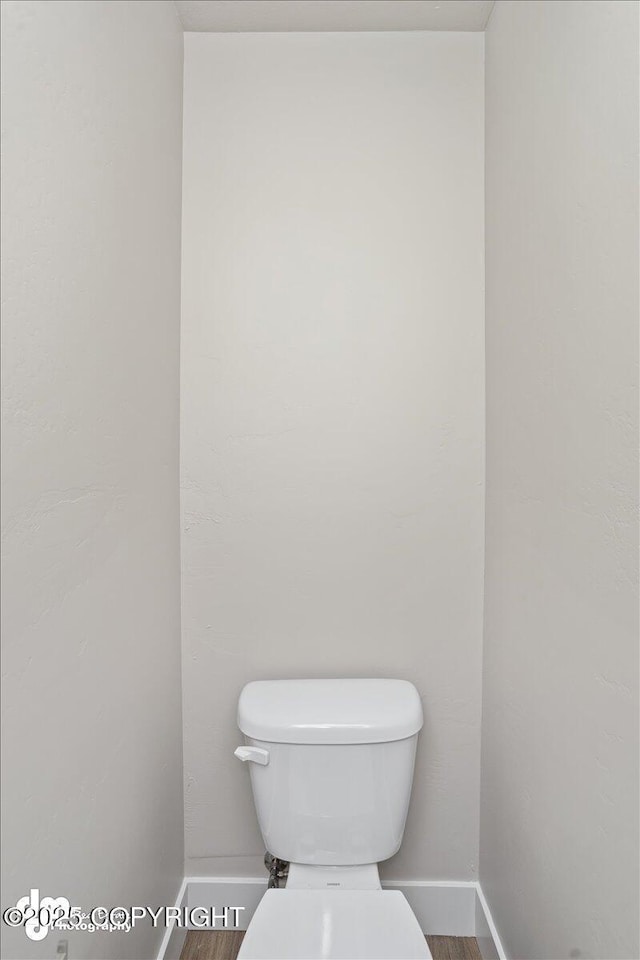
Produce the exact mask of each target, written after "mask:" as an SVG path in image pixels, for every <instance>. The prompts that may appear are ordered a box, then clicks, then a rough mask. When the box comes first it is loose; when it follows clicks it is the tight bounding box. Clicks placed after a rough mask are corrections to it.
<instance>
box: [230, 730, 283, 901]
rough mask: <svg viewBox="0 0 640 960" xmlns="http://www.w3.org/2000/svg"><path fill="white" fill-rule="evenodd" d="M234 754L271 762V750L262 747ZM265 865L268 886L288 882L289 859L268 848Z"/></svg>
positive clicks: (252, 759) (239, 756) (271, 887)
mask: <svg viewBox="0 0 640 960" xmlns="http://www.w3.org/2000/svg"><path fill="white" fill-rule="evenodd" d="M234 756H236V757H237V758H238V760H242V762H243V763H246V762H247V760H250V761H251V762H252V763H259V764H260V765H261V766H263V767H266V766H267V764H268V763H269V751H268V750H264V749H263V748H262V747H237V749H236V750H235V751H234ZM264 865H265V867H266V868H267V870H268V871H269V883H268V884H267V888H268V889H270V890H272V889H274V888H277V887H280V886H282V887H283V886H284V885H285V883H286V882H287V874H288V873H289V861H288V860H280V858H279V857H274V855H273V854H272V853H269V851H268V850H267V852H266V853H265V855H264Z"/></svg>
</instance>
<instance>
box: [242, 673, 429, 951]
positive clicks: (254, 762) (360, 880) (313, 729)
mask: <svg viewBox="0 0 640 960" xmlns="http://www.w3.org/2000/svg"><path fill="white" fill-rule="evenodd" d="M422 722H423V718H422V705H421V703H420V697H419V696H418V691H417V690H416V688H415V687H414V686H413V684H411V683H408V682H407V681H406V680H268V681H256V682H254V683H249V684H247V686H246V687H245V688H244V689H243V691H242V693H241V695H240V700H239V703H238V726H239V727H240V730H241V731H242V733H243V734H244V735H245V741H246V745H245V746H243V747H238V749H237V750H236V756H237V757H239V759H240V760H244V761H247V762H248V766H249V770H250V772H251V786H252V788H253V797H254V801H255V806H256V811H257V814H258V822H259V824H260V829H261V831H262V836H263V838H264V842H265V845H266V847H267V850H268V851H269V852H270V853H272V854H273V855H274V856H275V857H278V858H279V859H281V860H286V861H289V863H290V866H289V874H288V877H287V882H286V887H284V888H282V889H270V890H267V892H266V893H265V895H264V897H263V898H262V900H261V901H260V904H259V905H258V908H257V910H256V912H255V914H254V916H253V919H252V920H251V922H250V924H249V928H248V930H247V932H246V934H245V937H244V940H243V943H242V946H241V948H240V953H239V955H238V960H318V958H332V960H413V958H416V960H418V958H420V960H425V958H430V957H431V954H430V953H429V949H428V947H427V943H426V940H425V938H424V934H423V932H422V930H421V929H420V927H419V925H418V921H417V920H416V918H415V916H414V914H413V913H412V911H411V908H410V907H409V904H408V903H407V901H406V900H405V898H404V896H403V895H402V894H401V893H399V892H398V891H390V890H382V888H381V886H380V878H379V875H378V862H379V861H380V860H386V859H387V858H388V857H392V856H393V854H394V853H396V852H397V850H398V849H399V847H400V844H401V842H402V835H403V832H404V825H405V821H406V818H407V811H408V809H409V796H410V793H411V783H412V779H413V764H414V758H415V751H416V741H417V739H418V732H419V730H420V729H421V727H422Z"/></svg>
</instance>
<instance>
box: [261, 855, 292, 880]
mask: <svg viewBox="0 0 640 960" xmlns="http://www.w3.org/2000/svg"><path fill="white" fill-rule="evenodd" d="M264 865H265V867H266V868H267V870H268V871H269V882H268V884H267V889H268V890H272V889H274V888H277V887H284V886H285V884H286V882H287V876H288V874H289V861H288V860H280V858H279V857H274V855H273V854H272V853H269V851H268V850H267V852H266V853H265V855H264Z"/></svg>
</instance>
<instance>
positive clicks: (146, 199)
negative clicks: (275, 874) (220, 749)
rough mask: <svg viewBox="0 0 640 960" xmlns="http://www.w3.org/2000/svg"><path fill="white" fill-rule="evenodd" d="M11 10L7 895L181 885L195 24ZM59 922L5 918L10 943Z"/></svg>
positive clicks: (128, 900) (116, 940)
mask: <svg viewBox="0 0 640 960" xmlns="http://www.w3.org/2000/svg"><path fill="white" fill-rule="evenodd" d="M2 13H3V54H2V66H3V90H4V97H3V109H2V119H3V126H4V131H3V139H4V157H3V179H4V182H3V188H4V189H3V199H4V235H3V255H4V263H5V268H4V276H3V283H2V292H3V299H4V311H3V319H4V325H3V333H2V362H3V369H2V375H3V423H2V427H3V451H2V452H3V456H2V468H3V485H4V490H3V496H4V504H3V508H4V509H3V519H4V527H3V591H2V600H3V641H4V656H3V719H4V722H3V735H4V745H3V787H4V791H5V795H4V802H3V815H4V819H5V830H3V851H2V853H3V862H4V865H5V873H4V876H3V901H2V903H3V907H4V906H8V905H10V904H11V903H15V902H16V898H17V897H19V896H22V895H25V894H28V892H29V889H30V887H39V888H40V891H41V894H42V895H43V896H44V895H49V896H67V897H68V898H69V899H70V900H71V901H72V902H73V903H74V904H77V905H79V906H81V907H83V908H88V907H90V906H95V905H98V904H105V905H107V906H115V905H128V904H152V905H156V904H157V905H160V904H165V903H172V902H173V900H174V898H175V895H176V891H177V887H178V884H179V880H180V877H181V874H182V852H183V851H182V840H183V837H182V771H181V737H180V654H179V642H180V641H179V634H180V620H179V519H178V467H177V463H178V351H179V335H178V329H179V306H180V301H179V296H180V294H179V285H180V280H179V276H180V273H179V272H180V193H181V184H180V167H181V155H180V153H181V150H180V143H181V110H182V107H181V85H182V76H181V73H182V36H181V31H180V28H179V24H178V22H177V18H176V14H175V10H174V7H173V4H171V3H170V2H127V3H109V2H95V0H94V2H91V3H76V2H51V0H47V2H7V3H3V4H2ZM162 932H163V931H162V930H156V931H152V930H150V929H143V930H138V931H136V932H135V933H130V934H85V935H84V936H82V935H80V936H78V937H76V936H75V935H70V936H69V939H70V956H72V957H76V958H77V957H82V958H84V960H91V958H97V957H101V958H125V957H126V958H128V960H131V958H134V957H138V958H149V957H152V956H154V955H155V953H156V948H157V944H158V940H159V937H160V936H161V934H162ZM65 936H67V935H65ZM5 937H6V939H5ZM57 940H58V935H56V934H50V935H49V936H48V938H47V939H46V940H44V941H42V942H40V943H38V944H36V943H33V942H32V941H30V940H28V939H27V938H26V936H25V935H24V933H23V932H22V931H21V930H19V931H14V932H13V934H12V933H11V931H8V930H7V928H6V927H5V926H4V924H3V956H6V957H12V958H24V957H49V958H50V957H52V956H54V955H55V949H56V943H57Z"/></svg>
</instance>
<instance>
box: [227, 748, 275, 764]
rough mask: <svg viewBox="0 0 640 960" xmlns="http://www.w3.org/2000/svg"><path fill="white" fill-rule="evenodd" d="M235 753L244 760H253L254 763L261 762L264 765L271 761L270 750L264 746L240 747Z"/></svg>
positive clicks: (239, 758) (235, 755)
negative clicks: (263, 747)
mask: <svg viewBox="0 0 640 960" xmlns="http://www.w3.org/2000/svg"><path fill="white" fill-rule="evenodd" d="M233 755H234V757H237V758H238V760H242V761H243V762H245V761H247V760H251V762H252V763H261V764H262V766H263V767H266V765H267V764H268V763H269V751H268V750H263V749H262V747H238V748H237V749H236V750H234V752H233Z"/></svg>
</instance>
